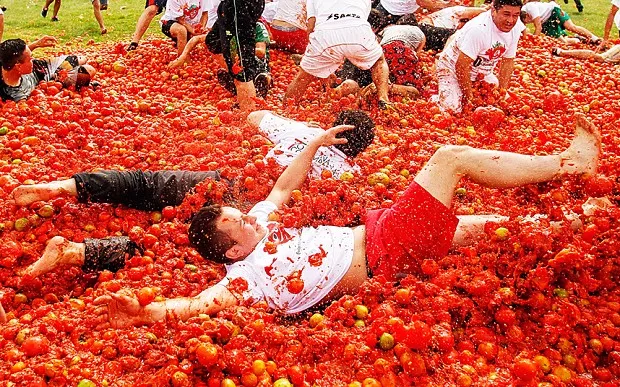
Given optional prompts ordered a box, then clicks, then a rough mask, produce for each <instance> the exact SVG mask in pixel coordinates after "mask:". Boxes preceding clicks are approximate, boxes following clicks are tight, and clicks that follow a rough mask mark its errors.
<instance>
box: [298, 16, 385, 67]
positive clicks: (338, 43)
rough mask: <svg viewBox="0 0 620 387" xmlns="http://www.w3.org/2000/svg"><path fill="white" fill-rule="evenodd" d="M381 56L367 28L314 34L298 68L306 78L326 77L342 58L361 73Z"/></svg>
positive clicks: (372, 34) (376, 43)
mask: <svg viewBox="0 0 620 387" xmlns="http://www.w3.org/2000/svg"><path fill="white" fill-rule="evenodd" d="M382 55H383V50H382V49H381V46H380V45H379V43H378V42H377V38H376V36H375V34H374V33H373V32H372V29H371V28H370V26H369V25H362V26H357V27H346V28H341V29H335V30H322V31H321V30H319V31H314V32H313V33H312V34H311V35H310V42H309V43H308V47H306V52H305V53H304V56H303V58H302V59H301V68H302V69H303V70H304V71H305V72H307V73H308V74H310V75H314V76H315V77H318V78H327V77H329V76H330V75H331V74H333V73H335V72H336V70H338V67H340V66H341V65H342V64H343V63H344V60H345V59H348V60H350V61H351V63H353V64H354V65H355V66H357V67H359V68H360V69H362V70H368V69H370V68H371V67H372V66H373V65H374V64H375V63H376V62H377V60H379V59H380V58H381V56H382Z"/></svg>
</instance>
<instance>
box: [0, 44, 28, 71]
mask: <svg viewBox="0 0 620 387" xmlns="http://www.w3.org/2000/svg"><path fill="white" fill-rule="evenodd" d="M27 47H28V46H27V45H26V42H24V41H23V40H21V39H8V40H5V41H4V42H2V43H0V64H2V68H4V69H5V70H6V71H9V70H12V69H13V67H15V65H16V64H17V63H18V62H19V61H20V60H21V59H22V56H23V55H24V51H26V48H27Z"/></svg>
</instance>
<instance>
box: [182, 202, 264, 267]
mask: <svg viewBox="0 0 620 387" xmlns="http://www.w3.org/2000/svg"><path fill="white" fill-rule="evenodd" d="M188 234H189V241H190V244H191V245H192V247H194V248H195V249H196V250H197V251H198V253H199V254H200V255H201V256H202V257H203V258H205V259H208V260H211V261H214V262H218V263H230V262H235V261H239V260H242V259H244V258H245V257H247V256H248V255H249V254H250V253H251V252H252V250H254V248H255V247H256V245H257V244H258V242H260V240H261V239H262V238H263V236H265V229H264V228H263V227H262V226H260V225H258V224H257V223H256V217H253V216H249V215H246V214H244V213H242V212H241V211H239V210H237V209H236V208H232V207H222V206H220V205H209V206H205V207H203V208H201V209H200V211H198V212H197V213H196V215H194V217H193V218H192V221H191V224H190V226H189V231H188Z"/></svg>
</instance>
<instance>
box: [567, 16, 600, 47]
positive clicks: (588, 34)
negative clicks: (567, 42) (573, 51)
mask: <svg viewBox="0 0 620 387" xmlns="http://www.w3.org/2000/svg"><path fill="white" fill-rule="evenodd" d="M564 28H566V29H567V30H569V31H570V32H574V33H576V34H577V35H581V36H585V37H587V38H589V39H590V40H591V41H593V42H595V41H597V40H599V37H598V36H596V35H594V34H593V33H592V32H590V31H589V30H587V29H586V28H584V27H581V26H578V25H576V24H575V23H573V22H572V21H570V20H567V21H565V22H564Z"/></svg>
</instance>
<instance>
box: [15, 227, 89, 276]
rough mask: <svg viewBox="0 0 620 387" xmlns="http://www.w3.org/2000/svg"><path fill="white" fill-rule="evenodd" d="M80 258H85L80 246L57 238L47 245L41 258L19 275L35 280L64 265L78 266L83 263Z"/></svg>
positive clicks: (59, 237)
mask: <svg viewBox="0 0 620 387" xmlns="http://www.w3.org/2000/svg"><path fill="white" fill-rule="evenodd" d="M80 256H83V251H82V250H81V249H80V244H78V243H73V242H70V241H68V240H66V239H65V238H63V237H61V236H55V237H53V238H52V239H50V240H49V242H48V243H47V246H46V247H45V250H44V251H43V254H42V255H41V258H39V259H38V260H37V261H36V262H34V263H33V264H32V265H30V266H28V267H27V268H25V269H24V270H22V271H21V272H20V273H19V274H20V275H21V276H22V277H25V278H35V277H37V276H40V275H41V274H45V273H47V272H49V271H52V270H54V269H55V268H56V267H58V266H59V265H62V264H73V265H77V264H79V263H80V262H81V261H83V258H82V259H81V260H80Z"/></svg>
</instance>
